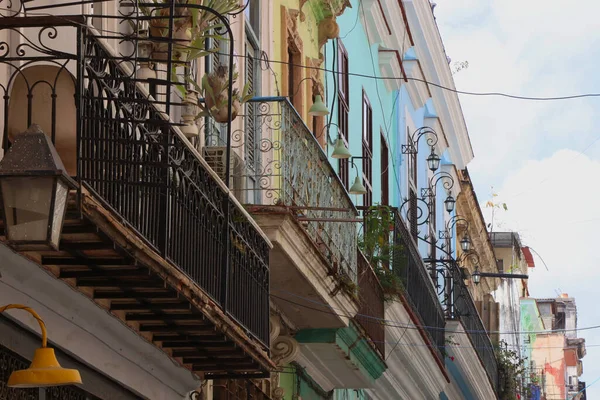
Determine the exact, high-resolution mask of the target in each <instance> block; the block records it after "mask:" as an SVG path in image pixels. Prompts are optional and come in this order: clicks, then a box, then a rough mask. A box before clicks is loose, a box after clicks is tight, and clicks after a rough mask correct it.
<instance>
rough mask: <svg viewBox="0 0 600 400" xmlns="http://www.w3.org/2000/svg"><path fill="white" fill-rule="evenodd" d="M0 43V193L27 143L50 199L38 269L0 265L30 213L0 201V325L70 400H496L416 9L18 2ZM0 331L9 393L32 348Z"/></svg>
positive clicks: (449, 150)
mask: <svg viewBox="0 0 600 400" xmlns="http://www.w3.org/2000/svg"><path fill="white" fill-rule="evenodd" d="M215 11H218V12H217V13H215ZM0 22H1V24H0V35H1V40H2V41H3V42H4V43H6V44H7V45H6V48H5V50H6V52H5V53H4V54H3V55H1V57H0V64H1V65H0V66H1V67H2V68H1V69H0V83H2V87H3V88H4V89H5V93H4V94H5V97H4V100H5V107H4V108H3V110H2V114H1V116H2V123H3V127H4V135H3V155H4V159H3V162H2V164H0V171H2V170H4V169H10V168H13V169H15V168H16V167H15V163H16V161H14V160H15V159H17V158H16V156H11V154H13V153H18V149H19V146H17V145H18V144H19V140H18V138H19V137H25V138H27V137H33V136H34V135H36V134H37V135H38V136H37V138H38V139H39V137H40V136H39V135H40V134H45V135H46V137H48V138H49V139H48V142H49V143H51V145H50V147H52V148H55V149H56V154H57V155H58V157H59V158H60V160H62V161H61V162H62V164H64V168H63V169H64V170H65V171H66V174H67V175H68V176H69V177H70V178H71V179H72V181H73V185H72V187H70V189H69V190H68V191H67V192H68V195H65V197H64V204H65V210H66V213H64V214H65V219H64V224H62V229H58V231H57V232H58V233H55V234H54V236H52V237H51V238H50V239H53V240H54V241H55V242H56V243H55V244H54V245H52V246H46V247H41V246H40V245H39V243H31V240H29V241H28V240H25V239H27V235H25V239H24V240H23V241H22V242H23V243H21V242H19V241H16V240H15V237H16V236H15V235H17V236H18V234H19V233H23V232H25V233H27V229H30V228H28V227H27V226H21V227H19V224H18V223H17V222H19V221H22V220H21V219H20V218H17V217H14V215H17V214H18V213H19V212H21V211H20V210H25V211H27V212H29V211H32V210H33V211H36V210H35V209H32V210H30V209H28V208H27V207H30V208H31V207H33V206H32V205H31V204H37V203H35V202H34V203H31V204H30V200H31V199H32V198H33V197H32V196H33V195H31V194H28V193H27V192H22V193H21V194H19V196H22V197H19V196H16V195H15V197H14V198H12V197H10V196H8V195H5V194H3V196H4V198H3V200H4V211H3V221H4V228H5V230H6V232H7V234H6V235H5V236H4V237H3V238H2V239H3V242H4V243H3V244H2V247H1V248H0V251H2V252H3V254H4V256H5V257H4V258H5V259H6V264H5V265H3V266H2V269H1V270H0V272H1V273H2V277H1V278H0V285H3V288H2V290H1V291H0V298H1V300H2V302H1V304H4V303H22V304H26V305H28V306H30V307H32V308H34V309H36V310H38V312H39V313H40V315H42V316H43V319H44V321H45V322H46V325H47V327H48V331H49V334H50V336H49V337H50V341H51V344H52V345H53V346H54V347H56V348H57V349H58V350H59V355H60V357H59V358H60V361H61V362H62V363H63V364H65V365H76V366H77V368H78V369H80V370H81V371H82V372H85V373H84V376H83V378H84V379H83V380H84V383H83V385H82V386H81V388H80V389H72V390H73V391H74V393H75V392H76V393H79V394H80V395H81V396H83V397H81V398H91V399H95V398H100V399H120V398H123V399H129V398H146V399H153V400H154V399H177V398H185V397H187V398H191V399H199V398H202V399H205V400H211V399H215V400H234V399H246V398H259V399H280V400H281V399H285V400H292V399H298V398H301V399H304V400H307V399H340V400H341V399H352V400H354V399H356V400H366V399H381V400H384V399H386V400H387V399H492V398H497V397H498V380H499V378H498V368H497V364H496V359H495V355H494V351H493V345H492V341H491V339H490V335H489V334H488V333H487V331H494V330H497V325H494V323H493V322H492V321H493V320H494V318H493V317H492V316H491V315H495V314H494V311H490V310H491V309H493V307H495V304H496V302H494V301H493V299H492V298H490V297H489V294H490V292H491V291H492V289H493V288H495V286H494V285H496V284H497V281H496V280H493V279H489V280H485V281H484V282H483V283H482V285H481V286H479V287H476V286H475V285H473V284H472V283H471V281H470V277H469V275H470V273H472V272H473V271H475V270H476V269H477V268H480V269H481V270H482V271H494V270H495V268H497V264H496V258H494V248H493V246H492V243H493V241H492V242H490V240H489V239H488V237H487V233H485V223H484V221H483V217H482V215H481V211H480V209H479V205H478V202H477V197H476V195H475V193H474V191H473V188H472V185H471V183H470V178H469V177H468V171H467V165H468V163H469V162H470V161H471V160H472V158H473V150H472V148H471V144H470V141H469V137H468V132H467V129H466V123H465V121H464V117H463V115H462V112H461V109H460V104H459V101H458V96H457V94H456V92H454V91H452V90H442V89H441V88H440V87H447V88H451V89H452V88H454V82H453V79H452V74H451V72H450V68H449V66H448V59H447V57H446V55H445V52H444V48H443V43H442V39H441V37H440V35H439V31H438V29H437V25H436V22H435V18H434V15H433V7H432V5H431V4H430V3H429V1H427V0H414V1H409V0H407V1H400V2H398V1H395V0H382V1H358V0H266V1H253V0H251V1H248V2H247V3H244V4H241V3H239V2H236V1H228V2H226V1H215V2H178V1H175V2H172V1H155V2H152V3H149V4H137V3H132V2H128V1H125V0H119V1H116V0H114V1H105V2H94V4H93V6H92V4H90V3H89V2H86V1H82V2H81V3H78V2H71V1H58V2H57V1H52V2H51V1H45V0H34V1H22V2H13V4H12V5H11V6H10V7H9V10H8V11H5V12H3V13H2V18H1V21H0ZM231 67H234V68H235V74H234V71H233V70H234V68H231ZM233 89H235V91H234V90H233ZM321 101H322V103H321ZM324 108H327V110H325V109H324ZM27 135H33V136H27ZM23 140H24V139H23ZM23 140H21V143H23ZM38 141H39V140H38ZM21 147H23V146H22V145H21ZM11 152H12V153H11ZM51 153H52V152H51ZM52 154H54V153H52ZM16 164H18V165H20V164H19V163H16ZM11 171H13V170H11ZM13 172H14V171H13ZM0 179H3V178H2V176H0ZM69 182H70V181H69ZM3 193H4V192H3ZM28 196H29V197H28ZM22 199H25V200H22ZM20 200H22V201H20ZM31 201H32V200H31ZM54 203H55V202H52V204H53V206H54ZM59 203H60V202H58V203H57V204H59ZM21 205H23V207H21ZM7 207H8V208H7ZM9 209H10V210H9ZM7 210H9V211H10V212H9V211H7ZM27 212H25V213H24V214H23V215H24V216H25V221H29V220H27V218H30V219H32V220H33V221H34V222H35V221H37V220H35V219H34V217H33V216H32V214H28V213H27ZM51 213H56V215H59V214H61V212H60V210H59V211H52V212H51ZM18 215H21V214H18ZM48 218H49V217H48ZM15 227H17V228H15ZM482 228H483V229H482ZM11 229H13V230H11ZM482 232H484V233H482ZM29 239H30V238H29ZM511 300H513V299H512V297H511ZM496 301H497V300H496ZM2 318H3V319H2V320H0V322H3V324H4V325H6V329H5V328H2V329H5V330H6V332H7V335H8V336H7V338H8V339H6V340H5V339H4V337H3V338H2V340H3V341H2V342H0V344H1V345H2V346H3V348H2V351H3V354H7V356H6V357H7V359H8V358H10V359H11V360H13V359H14V360H16V361H11V362H13V365H14V366H15V368H16V366H17V365H20V364H19V362H20V363H21V364H22V363H23V362H25V361H24V360H23V358H25V359H27V358H31V353H30V351H31V346H29V347H26V346H25V345H24V344H25V342H26V340H25V339H22V340H20V339H18V338H19V335H23V332H25V331H28V332H29V333H28V335H29V336H32V335H33V333H32V332H36V330H35V326H36V323H37V322H36V321H35V319H32V318H31V317H28V316H27V315H21V314H19V313H17V312H14V313H13V312H11V313H10V314H6V316H2ZM4 325H3V326H4ZM500 329H502V328H500ZM24 337H25V336H24ZM71 356H72V357H71ZM19 360H20V361H19ZM15 368H13V369H15ZM7 371H8V370H7ZM3 373H4V372H3ZM6 375H7V374H6ZM1 376H2V377H4V375H1ZM6 378H7V377H6ZM5 381H6V379H4V378H3V380H2V384H4V382H5ZM2 390H5V391H7V390H11V392H6V393H9V396H13V397H14V396H18V394H15V393H17V392H14V390H16V389H7V388H5V387H4V386H0V394H2V393H3V392H2ZM65 390H71V389H65ZM78 390H80V391H78ZM41 395H45V394H44V393H42V394H40V396H41ZM8 398H11V397H8ZM15 398H18V397H15ZM34 398H37V397H34ZM39 398H43V397H39ZM46 398H47V397H46Z"/></svg>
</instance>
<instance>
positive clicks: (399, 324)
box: [270, 289, 600, 335]
mask: <svg viewBox="0 0 600 400" xmlns="http://www.w3.org/2000/svg"><path fill="white" fill-rule="evenodd" d="M271 290H273V289H271ZM275 291H279V292H283V293H287V294H289V295H292V296H295V297H298V298H301V299H303V300H306V301H308V302H311V303H316V304H318V305H321V306H323V307H324V308H328V309H331V310H332V311H329V310H325V309H320V308H317V307H311V306H309V305H306V304H302V303H298V302H296V301H293V300H290V299H286V298H284V297H281V296H277V295H275V294H273V293H271V294H270V296H271V297H274V298H276V299H280V300H282V301H285V302H288V303H291V304H294V305H297V306H300V307H304V308H307V309H311V310H314V311H318V312H322V313H326V314H331V315H337V316H339V317H344V318H355V317H361V318H367V319H371V320H373V321H378V322H380V323H381V324H382V325H385V326H389V327H395V328H405V327H408V328H409V329H426V330H436V331H444V332H448V333H485V334H510V335H521V334H532V333H533V334H540V335H542V334H551V333H566V332H578V331H587V330H595V329H600V325H592V326H588V327H584V328H575V329H552V330H545V331H488V330H464V331H462V332H459V331H454V330H450V329H446V328H440V327H437V326H428V325H417V324H406V323H403V322H398V321H393V320H388V319H385V318H379V317H375V316H372V315H367V314H354V315H349V314H344V313H341V312H335V311H333V310H334V308H333V307H331V306H330V305H328V304H325V303H319V302H317V301H314V300H312V299H309V298H306V297H302V296H299V295H296V294H294V293H290V292H287V291H284V290H277V289H275Z"/></svg>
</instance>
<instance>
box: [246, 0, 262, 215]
mask: <svg viewBox="0 0 600 400" xmlns="http://www.w3.org/2000/svg"><path fill="white" fill-rule="evenodd" d="M244 12H245V15H246V44H245V49H244V51H245V54H246V58H245V63H244V64H245V65H244V68H245V80H246V83H247V84H248V86H249V89H250V92H251V93H254V95H255V96H259V95H260V66H259V64H258V63H259V58H260V57H259V50H258V49H259V47H260V46H259V34H260V31H259V30H258V15H259V2H258V1H253V0H250V4H249V5H248V7H247V8H246V10H245V11H244ZM256 107H257V104H256V103H251V102H248V103H246V104H245V114H246V116H245V118H244V124H245V127H244V131H245V132H246V137H245V140H244V152H245V165H246V167H247V168H248V170H249V172H250V173H248V174H247V175H248V178H247V179H246V189H247V190H246V194H247V195H246V197H247V198H246V199H245V201H246V202H248V203H250V204H252V203H255V202H257V201H258V196H260V191H259V190H256V186H257V185H256V179H257V175H258V172H257V171H259V170H260V163H261V159H260V151H259V149H258V148H257V147H258V144H259V143H260V129H259V126H258V125H259V124H258V122H257V112H256Z"/></svg>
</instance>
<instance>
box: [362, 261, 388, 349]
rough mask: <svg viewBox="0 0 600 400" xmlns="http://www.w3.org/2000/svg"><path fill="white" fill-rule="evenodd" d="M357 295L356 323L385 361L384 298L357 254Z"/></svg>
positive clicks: (374, 278)
mask: <svg viewBox="0 0 600 400" xmlns="http://www.w3.org/2000/svg"><path fill="white" fill-rule="evenodd" d="M357 260H358V293H359V298H360V300H359V302H360V308H359V309H358V314H357V316H356V322H357V323H358V325H360V327H361V328H362V329H363V330H364V331H365V333H366V335H367V337H368V338H369V339H370V341H371V345H372V346H373V347H375V349H376V350H377V352H378V353H379V355H380V356H381V358H382V359H384V360H385V323H384V320H385V297H384V293H383V288H382V287H381V284H380V283H379V279H378V278H377V275H376V274H375V271H373V268H371V266H370V265H369V263H368V262H367V259H366V258H365V256H364V255H363V254H362V253H361V252H359V253H358V256H357Z"/></svg>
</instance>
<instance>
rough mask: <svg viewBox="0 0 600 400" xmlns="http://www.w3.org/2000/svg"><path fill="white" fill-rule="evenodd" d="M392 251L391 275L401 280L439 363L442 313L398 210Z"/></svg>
mask: <svg viewBox="0 0 600 400" xmlns="http://www.w3.org/2000/svg"><path fill="white" fill-rule="evenodd" d="M392 251H393V254H392V271H393V273H394V274H396V275H397V276H398V277H399V278H400V279H401V281H402V286H403V292H404V295H405V297H406V299H407V300H408V301H409V302H410V304H411V306H412V309H413V311H414V313H415V314H416V315H417V316H418V318H419V319H420V320H421V325H422V326H423V327H424V329H423V330H424V331H425V332H427V334H428V335H429V337H430V339H431V343H432V348H433V350H434V351H435V353H436V354H437V355H438V357H439V358H440V360H443V356H442V349H443V347H444V344H445V333H444V328H445V324H446V321H445V319H444V311H443V310H442V306H441V304H440V301H439V299H438V296H437V293H436V290H435V288H434V286H433V282H432V281H431V278H430V277H429V273H428V272H427V268H426V267H425V264H424V262H423V259H422V258H421V255H420V253H419V250H418V248H417V245H416V243H415V242H414V240H413V239H412V237H411V235H410V233H409V230H408V228H407V227H406V225H405V224H404V221H403V220H402V217H401V216H400V213H399V212H398V210H394V237H393V247H392Z"/></svg>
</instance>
